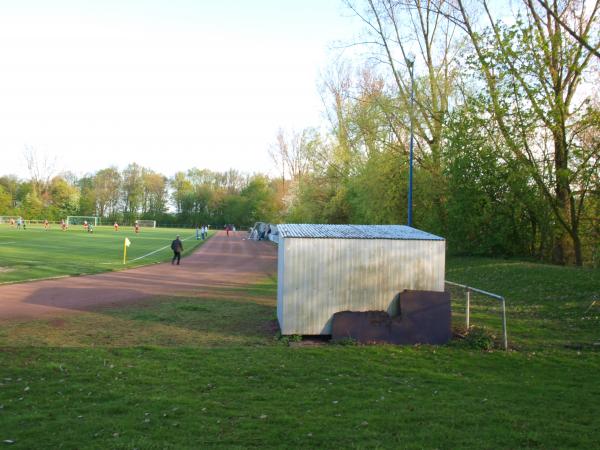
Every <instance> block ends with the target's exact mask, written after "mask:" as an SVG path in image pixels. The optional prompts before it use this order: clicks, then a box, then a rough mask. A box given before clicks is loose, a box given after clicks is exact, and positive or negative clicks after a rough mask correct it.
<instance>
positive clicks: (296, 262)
mask: <svg viewBox="0 0 600 450" xmlns="http://www.w3.org/2000/svg"><path fill="white" fill-rule="evenodd" d="M278 230H279V248H278V261H277V273H278V284H277V319H278V321H279V326H280V327H281V332H282V334H284V335H290V334H303V335H318V334H331V319H332V317H333V314H334V313H336V312H339V311H387V312H388V313H389V314H390V315H396V314H397V311H395V308H396V304H397V302H396V301H394V300H395V298H396V296H397V294H398V293H399V292H402V291H403V290H405V289H416V290H427V291H438V292H442V291H443V290H444V272H445V257H446V241H445V240H444V239H443V238H441V237H439V236H435V235H433V234H430V233H426V232H424V231H420V230H417V229H415V228H411V227H407V226H404V225H314V224H284V225H278Z"/></svg>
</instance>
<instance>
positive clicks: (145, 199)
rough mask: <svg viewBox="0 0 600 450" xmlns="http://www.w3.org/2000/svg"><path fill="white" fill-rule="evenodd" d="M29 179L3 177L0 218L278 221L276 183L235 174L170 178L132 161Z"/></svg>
mask: <svg viewBox="0 0 600 450" xmlns="http://www.w3.org/2000/svg"><path fill="white" fill-rule="evenodd" d="M34 173H35V174H39V173H40V172H39V171H34V172H33V173H32V175H31V178H30V179H28V180H20V179H19V178H17V177H16V176H11V175H5V176H2V177H0V215H20V216H23V217H24V218H27V219H40V220H41V219H48V220H51V221H52V220H53V221H58V220H61V219H64V218H65V217H66V216H73V215H81V216H98V217H100V218H101V219H102V222H103V223H112V222H115V221H116V222H119V223H123V224H131V223H133V222H134V221H135V220H137V219H147V220H156V221H157V222H158V223H159V225H160V224H162V225H187V226H194V225H196V224H210V225H212V226H222V225H224V224H228V223H231V224H236V225H238V226H249V225H251V224H253V223H254V222H255V221H257V220H261V219H263V218H264V217H274V216H275V215H276V214H275V212H276V208H277V201H276V198H275V194H276V189H275V188H274V185H273V182H272V180H270V179H269V178H268V177H266V176H264V175H246V174H242V173H240V172H238V171H236V170H229V171H227V172H214V171H210V170H206V169H197V168H192V169H190V170H188V171H187V172H178V173H176V174H175V175H174V176H172V177H166V176H165V175H163V174H160V173H157V172H155V171H153V170H151V169H148V168H145V167H142V166H140V165H139V164H137V163H131V164H129V165H128V166H127V167H125V168H124V169H123V170H119V169H117V168H116V167H108V168H105V169H102V170H99V171H97V172H96V173H94V174H88V175H85V176H83V177H76V176H75V175H73V174H70V173H65V174H59V175H55V176H47V175H45V176H37V175H34Z"/></svg>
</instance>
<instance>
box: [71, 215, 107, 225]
mask: <svg viewBox="0 0 600 450" xmlns="http://www.w3.org/2000/svg"><path fill="white" fill-rule="evenodd" d="M83 222H87V223H88V224H90V225H93V226H98V223H99V222H100V220H99V219H98V217H96V216H67V225H83Z"/></svg>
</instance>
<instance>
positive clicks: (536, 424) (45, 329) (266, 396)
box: [0, 258, 600, 449]
mask: <svg viewBox="0 0 600 450" xmlns="http://www.w3.org/2000/svg"><path fill="white" fill-rule="evenodd" d="M447 278H448V279H450V280H453V281H456V282H460V283H465V284H469V285H473V286H476V287H480V288H483V289H486V290H491V291H492V292H497V293H499V294H503V295H505V296H506V298H507V302H508V320H509V322H508V324H509V341H510V344H511V347H512V350H511V351H509V352H504V351H501V350H495V351H491V352H488V351H481V350H476V349H472V348H470V347H469V346H468V345H466V343H465V341H462V340H456V341H453V342H452V343H451V344H450V345H446V346H440V347H431V346H408V347H396V346H388V345H382V346H351V345H350V346H342V345H332V344H328V345H321V346H288V345H287V342H286V340H280V339H276V335H275V331H274V327H273V324H274V317H275V296H276V282H275V280H274V279H269V278H266V279H264V280H263V282H261V283H259V284H256V285H253V286H248V287H246V288H243V289H222V288H219V289H214V290H213V291H212V293H211V295H209V296H206V297H190V298H169V297H162V298H157V299H155V301H153V302H148V303H146V304H145V305H143V306H141V305H137V306H127V307H124V308H118V309H108V310H102V311H100V312H96V313H86V314H81V315H73V316H68V317H65V318H62V319H46V320H37V321H27V322H20V323H15V322H11V323H5V324H4V325H2V326H1V327H0V443H1V442H2V441H5V440H9V441H12V442H13V443H12V444H5V445H7V446H10V447H11V448H53V449H54V448H173V449H181V448H207V447H222V448H247V447H259V448H336V449H337V448H394V449H395V448H444V449H445V448H447V449H455V448H461V449H462V448H507V449H514V448H544V449H546V448H552V449H555V448H556V449H558V448H585V449H593V448H600V444H599V442H600V440H599V437H600V431H599V430H600V415H599V414H598V412H599V406H598V405H600V381H599V374H600V345H598V344H600V305H598V306H593V305H592V302H593V301H594V299H596V298H598V295H600V271H598V270H584V269H571V268H564V267H553V266H546V265H536V264H530V263H523V262H518V261H504V260H493V259H475V258H463V259H450V260H449V261H448V264H447ZM490 305H491V306H490ZM493 305H494V304H493V302H488V301H487V300H484V299H483V298H477V297H476V298H474V299H473V315H472V322H473V323H474V324H476V325H485V326H488V327H489V328H490V329H491V330H492V331H495V332H499V331H500V329H499V327H498V326H499V321H498V320H497V313H498V311H497V309H496V308H495V307H494V306H493ZM462 306H463V303H462V297H460V298H456V299H455V301H454V314H453V320H455V323H456V325H460V324H461V323H462V320H463V319H464V317H463V315H462ZM590 306H591V307H590Z"/></svg>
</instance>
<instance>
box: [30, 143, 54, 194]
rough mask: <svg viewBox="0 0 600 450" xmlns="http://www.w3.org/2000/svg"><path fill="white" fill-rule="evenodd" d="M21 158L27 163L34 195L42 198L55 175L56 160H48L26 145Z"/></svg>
mask: <svg viewBox="0 0 600 450" xmlns="http://www.w3.org/2000/svg"><path fill="white" fill-rule="evenodd" d="M23 157H24V158H25V162H26V163H27V170H28V171H29V177H30V179H31V183H32V186H33V190H34V192H35V194H36V195H37V196H38V197H40V198H42V197H43V196H44V195H45V194H46V193H47V191H48V187H49V186H50V180H51V179H52V177H53V176H54V175H55V166H56V158H50V157H49V156H48V155H47V154H45V153H44V154H40V153H39V152H38V151H37V149H35V148H34V147H32V146H30V145H26V146H25V149H24V150H23Z"/></svg>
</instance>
